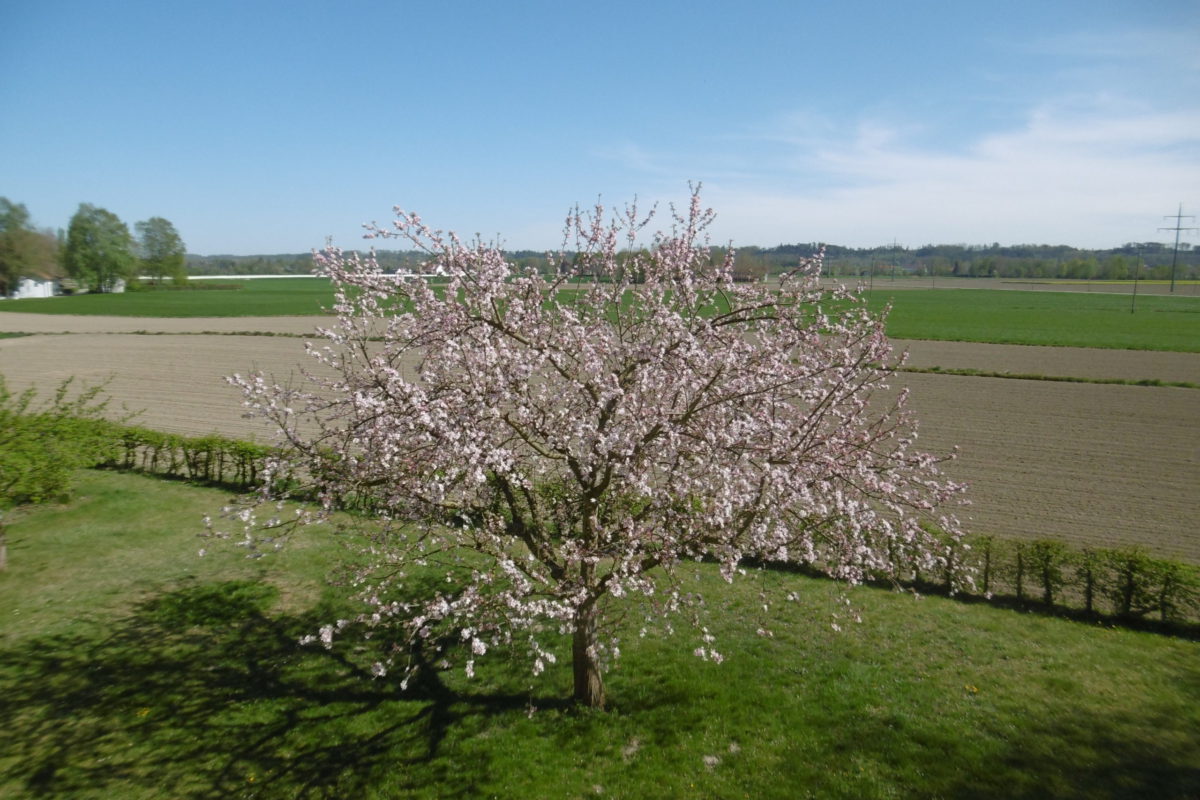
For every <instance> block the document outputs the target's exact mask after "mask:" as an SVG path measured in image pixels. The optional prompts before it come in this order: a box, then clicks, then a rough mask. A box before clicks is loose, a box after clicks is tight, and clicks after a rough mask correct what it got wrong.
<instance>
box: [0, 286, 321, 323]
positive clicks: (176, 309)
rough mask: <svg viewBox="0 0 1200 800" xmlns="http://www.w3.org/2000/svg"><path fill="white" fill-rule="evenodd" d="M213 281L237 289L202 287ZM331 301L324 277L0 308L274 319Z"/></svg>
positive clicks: (307, 311) (80, 297)
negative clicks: (212, 286)
mask: <svg viewBox="0 0 1200 800" xmlns="http://www.w3.org/2000/svg"><path fill="white" fill-rule="evenodd" d="M213 283H216V284H218V285H221V286H229V285H236V286H237V288H219V289H218V288H206V286H205V285H206V284H208V285H209V286H211V285H212V284H213ZM332 304H333V290H332V288H331V287H330V283H329V281H328V280H327V279H325V278H308V277H300V278H269V279H266V278H259V279H253V280H242V281H238V280H237V279H234V278H231V279H229V280H221V281H213V282H211V283H210V282H208V281H195V282H193V288H188V289H161V290H153V291H138V292H123V293H121V294H81V295H73V296H70V297H50V298H44V299H33V300H12V301H7V302H5V304H4V305H3V307H0V311H20V312H25V313H35V314H86V315H89V316H112V317H275V316H303V315H309V314H322V313H325V309H327V308H329V307H330V306H331V305H332Z"/></svg>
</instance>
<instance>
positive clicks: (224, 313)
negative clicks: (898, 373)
mask: <svg viewBox="0 0 1200 800" xmlns="http://www.w3.org/2000/svg"><path fill="white" fill-rule="evenodd" d="M870 298H871V305H872V307H874V308H883V307H884V305H886V304H887V303H889V302H890V303H891V304H892V305H893V308H892V314H891V317H890V318H889V320H888V334H889V335H890V336H892V337H894V338H899V339H929V340H943V341H968V342H995V343H1001V344H1028V345H1052V346H1072V347H1102V348H1115V349H1130V350H1164V351H1178V352H1200V298H1197V297H1182V296H1178V297H1168V296H1161V295H1147V296H1144V297H1139V298H1138V305H1137V313H1133V314H1131V313H1130V298H1128V297H1123V296H1121V295H1109V294H1086V293H1080V292H1016V291H1011V290H987V289H969V290H968V289H937V290H933V289H905V290H903V291H888V290H887V289H886V288H877V289H875V290H873V291H872V292H871V293H870ZM332 302H333V295H332V290H331V289H330V286H329V282H328V281H326V280H324V279H321V278H282V279H274V280H247V281H244V282H243V284H242V288H240V289H208V290H197V291H159V292H129V293H125V294H115V295H79V296H76V297H57V298H48V299H37V300H16V301H6V302H5V303H4V305H3V306H2V307H0V314H2V313H3V312H4V311H14V312H32V313H44V314H83V315H110V316H122V317H245V316H299V315H311V314H319V313H321V311H322V309H324V308H328V307H329V306H330V305H331V304H332Z"/></svg>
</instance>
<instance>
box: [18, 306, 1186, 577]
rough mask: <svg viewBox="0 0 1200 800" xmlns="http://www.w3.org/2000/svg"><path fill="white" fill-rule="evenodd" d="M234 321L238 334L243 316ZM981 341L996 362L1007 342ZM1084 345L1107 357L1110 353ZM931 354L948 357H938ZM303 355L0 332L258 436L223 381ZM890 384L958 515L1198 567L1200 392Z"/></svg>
mask: <svg viewBox="0 0 1200 800" xmlns="http://www.w3.org/2000/svg"><path fill="white" fill-rule="evenodd" d="M3 316H4V315H3V314H0V318H2V317H3ZM292 319H301V318H292ZM309 319H311V318H309ZM148 322H150V321H149V320H144V319H143V320H137V323H138V324H139V325H143V326H144V325H146V324H147V323H148ZM178 322H188V321H182V320H180V321H178ZM191 322H194V321H191ZM234 322H237V323H239V324H240V325H242V326H243V328H242V329H245V327H244V326H245V325H246V322H247V321H246V320H245V319H242V320H236V321H234ZM202 324H207V323H202ZM306 324H307V323H306ZM963 347H964V348H978V347H980V346H979V345H965V346H963ZM985 347H987V348H988V351H987V353H986V354H990V355H991V356H992V357H996V358H998V356H997V353H1000V354H1003V353H1004V352H1007V351H1009V350H1012V349H1014V348H1011V347H1007V348H1006V347H1005V346H985ZM992 348H1003V349H1001V350H999V351H996V350H993V349H992ZM1015 349H1017V350H1020V351H1026V350H1033V351H1042V350H1046V349H1048V348H1015ZM928 352H929V351H926V355H928ZM964 352H965V355H963V357H964V358H975V356H972V355H971V352H970V351H966V350H964ZM976 352H983V351H976ZM1082 352H1084V353H1088V354H1092V353H1095V354H1097V357H1098V358H1102V357H1103V356H1104V355H1105V354H1108V353H1111V352H1114V351H1093V350H1087V351H1082ZM986 354H985V355H986ZM926 355H922V356H920V357H922V358H924V357H926ZM1035 355H1037V356H1044V355H1045V354H1044V353H1037V354H1035ZM1148 355H1172V354H1148ZM916 357H917V354H916V349H915V348H914V358H916ZM934 357H936V358H938V359H940V361H939V362H938V363H939V364H941V365H942V366H943V367H949V366H950V364H948V363H947V361H948V359H947V358H946V357H945V356H944V354H942V353H939V354H937V355H936V356H934ZM1015 357H1017V356H1014V358H1015ZM1020 357H1025V356H1020ZM1055 357H1057V355H1056V356H1055ZM308 361H309V359H307V358H306V357H305V355H304V353H303V340H302V339H298V338H291V337H278V338H272V337H264V336H234V335H221V336H202V335H161V336H144V335H134V334H111V335H96V334H76V335H68V336H30V337H22V338H15V339H0V374H3V375H4V376H6V378H7V380H8V382H9V384H10V387H11V388H13V389H22V388H24V387H26V386H30V385H37V386H39V387H41V388H42V389H43V390H51V389H53V388H54V386H56V385H57V384H58V383H60V382H61V381H62V380H63V379H65V378H67V377H70V376H75V377H77V378H78V379H80V380H81V381H83V382H88V383H95V382H98V381H102V380H105V379H111V383H110V384H109V394H110V395H111V396H112V397H113V400H114V406H120V405H122V404H123V405H125V406H126V407H128V408H130V409H133V410H142V411H143V413H142V414H141V415H140V416H139V417H138V418H137V420H136V422H137V424H141V425H145V426H147V427H151V428H157V429H161V430H165V431H172V432H177V433H183V434H189V435H199V434H207V433H213V432H216V433H222V434H225V435H230V436H236V437H242V438H255V439H257V440H259V441H269V440H270V431H269V430H268V429H267V428H266V426H265V425H264V424H263V423H262V422H260V421H255V420H246V419H243V418H242V416H241V414H242V409H241V406H240V402H241V398H240V395H239V394H238V392H237V391H235V390H234V389H233V388H232V387H230V386H229V385H228V384H226V383H225V381H224V377H225V376H226V375H230V374H232V373H235V372H242V373H244V372H248V371H250V370H253V369H255V368H261V369H264V370H267V371H270V372H273V373H274V374H275V375H276V376H277V377H278V378H280V379H286V378H287V376H288V375H289V374H291V373H292V372H293V371H294V370H295V369H296V367H297V366H298V365H300V364H307V362H308ZM971 366H974V367H976V368H988V367H987V366H986V365H983V364H981V363H972V364H971ZM991 368H995V367H991ZM1013 371H1018V370H1017V369H1014V370H1013ZM1019 371H1026V370H1023V369H1022V370H1019ZM1152 377H1161V378H1164V379H1167V376H1164V375H1154V376H1152ZM1180 379H1182V380H1187V379H1188V378H1180ZM896 382H898V383H903V384H907V385H908V386H910V387H911V389H912V391H913V395H912V403H911V406H912V408H913V410H914V411H915V412H916V414H917V416H918V418H919V419H920V420H921V438H920V440H919V441H920V443H921V446H922V448H923V449H926V450H930V451H932V452H944V451H947V450H949V449H950V448H952V447H953V446H954V445H956V444H957V445H958V446H959V447H960V448H961V454H960V457H959V458H958V459H957V460H956V461H954V462H952V463H950V464H949V465H947V472H948V474H950V475H951V476H953V477H954V478H957V479H960V480H965V481H968V482H969V483H971V484H972V491H971V498H972V500H973V505H972V506H970V507H969V508H967V509H964V513H963V516H965V517H969V518H970V520H971V527H972V528H973V529H974V530H977V531H980V532H990V533H995V534H999V535H1002V536H1009V537H1026V538H1034V537H1055V538H1061V539H1064V540H1068V541H1071V542H1074V543H1076V544H1092V545H1104V546H1112V545H1132V544H1139V543H1141V544H1145V545H1147V546H1148V547H1150V548H1151V549H1152V550H1153V551H1154V552H1157V553H1160V554H1163V555H1171V556H1177V557H1182V558H1185V559H1188V560H1191V561H1194V562H1197V563H1200V524H1198V523H1197V519H1198V518H1200V495H1198V491H1200V425H1198V424H1197V422H1196V418H1197V412H1200V390H1195V389H1176V388H1160V387H1141V386H1119V385H1100V384H1077V383H1054V382H1046V381H1024V380H1011V379H999V378H979V377H961V376H954V375H929V374H902V375H899V376H897V379H896ZM1198 382H1200V381H1198Z"/></svg>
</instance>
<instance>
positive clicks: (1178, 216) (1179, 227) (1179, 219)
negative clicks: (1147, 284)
mask: <svg viewBox="0 0 1200 800" xmlns="http://www.w3.org/2000/svg"><path fill="white" fill-rule="evenodd" d="M1195 218H1196V217H1195V216H1193V215H1191V214H1188V215H1184V213H1183V203H1180V204H1179V211H1177V212H1176V213H1174V214H1168V215H1165V216H1164V217H1163V219H1173V220H1175V227H1174V228H1159V230H1160V231H1175V251H1174V252H1173V253H1171V294H1175V262H1176V261H1178V260H1179V234H1180V232H1181V231H1196V230H1200V228H1185V227H1183V221H1184V220H1185V219H1195Z"/></svg>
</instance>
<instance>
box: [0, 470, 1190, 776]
mask: <svg viewBox="0 0 1200 800" xmlns="http://www.w3.org/2000/svg"><path fill="white" fill-rule="evenodd" d="M225 500H226V496H225V495H224V494H223V493H221V492H218V491H215V490H208V489H197V488H192V487H189V486H186V485H183V484H178V483H162V482H158V481H155V480H153V479H150V478H145V477H140V476H132V475H121V474H115V473H103V472H88V473H82V482H81V485H80V492H79V496H78V499H77V500H76V501H74V502H72V503H71V504H69V505H66V506H61V507H47V508H43V509H38V510H35V511H32V512H27V513H24V514H23V515H22V516H21V517H20V518H18V519H16V520H15V521H13V522H12V524H11V527H10V545H11V547H10V567H9V571H8V572H7V573H5V574H2V575H0V631H2V634H3V636H2V638H0V697H3V702H2V703H0V726H2V729H3V730H4V735H3V736H2V737H0V797H5V798H8V797H11V798H18V797H22V798H23V797H34V796H52V797H62V798H102V797H103V798H109V797H121V798H160V797H171V798H201V797H204V798H209V797H256V798H292V797H355V798H397V797H422V798H439V797H568V798H569V797H625V798H660V797H661V798H678V797H729V798H746V797H749V798H804V797H812V798H934V797H946V798H966V797H980V798H985V797H1006V798H1042V797H1058V798H1124V797H1129V798H1141V797H1154V798H1191V797H1195V796H1197V794H1198V793H1200V737H1197V736H1196V731H1197V730H1200V658H1198V656H1200V645H1198V644H1197V643H1195V642H1190V641H1183V640H1178V639H1171V638H1166V637H1162V636H1156V635H1152V634H1147V633H1137V632H1131V631H1125V630H1115V629H1110V628H1102V627H1097V626H1089V625H1084V624H1080V623H1074V622H1069V621H1064V620H1060V619H1055V618H1048V617H1041V616H1034V615H1029V614H1021V613H1017V612H1014V611H1008V610H1003V609H996V608H991V607H988V606H984V605H970V604H963V603H958V602H954V601H950V600H946V599H942V598H932V597H931V598H925V599H916V598H914V597H912V596H909V595H904V594H897V593H891V592H887V591H881V590H877V589H866V588H860V589H856V590H854V591H852V592H850V598H851V600H852V602H853V604H854V608H855V610H857V611H858V612H860V613H861V614H862V617H863V622H862V623H861V624H859V625H854V624H847V622H846V619H845V616H846V615H845V608H844V606H842V605H841V604H840V603H839V592H838V590H837V589H836V588H835V587H834V585H833V584H831V583H829V582H826V581H820V580H813V579H809V578H804V577H800V576H797V575H793V574H787V573H782V572H754V573H751V579H750V580H748V581H745V582H738V583H735V584H733V585H731V586H729V585H726V584H724V583H723V582H722V581H721V580H720V579H719V576H717V575H716V574H715V572H714V570H713V569H712V568H711V567H709V566H708V565H696V566H695V567H693V568H692V569H691V574H692V580H694V581H695V584H696V586H697V587H699V588H702V589H703V590H704V591H705V592H706V597H707V600H708V604H709V608H710V611H711V612H712V613H711V618H712V621H713V625H712V628H713V632H714V633H715V634H716V635H717V637H718V647H719V648H720V649H721V650H722V651H723V652H724V653H725V654H726V656H727V661H726V662H725V663H724V664H722V665H719V666H718V665H714V664H711V663H705V662H701V661H699V660H698V659H696V658H694V657H692V656H691V655H690V651H691V650H692V648H693V647H694V646H695V642H694V641H693V639H692V638H691V637H690V636H689V635H688V634H677V635H676V636H675V637H673V638H659V637H657V636H650V637H647V638H645V639H640V638H638V637H637V635H636V633H634V631H633V630H631V631H629V635H628V636H627V637H626V639H625V641H624V642H623V644H622V650H623V655H622V658H621V660H620V661H619V662H618V666H617V667H616V669H614V670H613V671H612V672H611V673H610V674H609V678H608V683H609V693H610V700H611V708H610V709H609V710H608V711H606V712H603V713H596V712H588V711H582V710H577V709H573V708H571V707H569V706H568V705H567V704H565V703H564V702H563V701H562V698H564V697H565V696H566V695H567V694H568V693H569V688H570V675H569V671H568V670H567V668H566V667H565V665H559V666H558V667H555V668H553V669H552V670H551V671H550V672H548V673H547V674H545V675H543V676H541V677H539V678H536V679H535V678H531V677H530V676H529V673H528V671H527V670H526V669H524V668H523V667H521V666H518V665H516V664H514V663H512V662H510V661H508V660H507V659H505V657H504V654H503V653H499V654H495V655H493V654H489V655H488V656H487V657H485V658H484V659H482V660H481V661H480V662H479V672H478V675H477V677H476V678H475V679H474V680H468V679H466V678H465V677H464V676H463V675H462V674H461V672H458V671H454V672H440V673H430V674H429V675H428V676H427V677H426V679H425V680H423V681H420V682H417V683H416V684H415V685H413V686H410V687H409V689H408V691H406V692H401V691H400V690H399V689H398V687H397V686H396V684H395V682H394V681H391V680H387V679H385V680H372V679H370V678H368V677H366V676H365V674H364V672H363V669H362V663H363V662H364V661H365V660H369V658H370V653H369V652H363V653H356V652H355V651H354V647H353V646H352V643H351V646H350V647H347V648H344V649H337V650H334V651H333V652H326V651H324V650H321V649H319V648H317V649H312V648H302V647H299V646H298V645H297V644H296V639H297V638H298V637H299V636H301V635H303V634H305V633H310V632H313V631H314V630H315V627H316V626H317V625H318V624H319V623H321V622H324V621H328V620H330V619H332V618H334V617H335V616H336V615H338V614H345V613H347V612H348V610H347V609H346V608H344V607H342V606H340V601H339V600H338V599H337V597H338V595H337V592H336V590H331V589H328V588H326V586H325V584H324V578H325V576H326V573H327V571H328V570H330V569H331V568H332V566H333V564H335V563H336V562H337V561H338V560H339V559H340V558H341V556H342V550H341V549H340V548H339V547H338V546H337V545H336V544H330V543H328V542H325V541H323V540H321V539H319V538H316V537H306V538H304V539H301V540H300V541H298V542H297V543H296V547H295V548H294V549H291V550H288V551H285V552H283V553H282V554H279V555H278V556H273V557H270V558H266V559H262V560H259V561H248V560H246V559H243V558H240V557H239V556H240V554H239V552H238V551H236V549H233V550H221V551H218V552H216V553H214V554H213V555H210V556H209V557H207V558H205V559H199V558H197V556H196V550H197V547H198V543H197V541H196V540H195V539H194V538H193V534H194V533H195V532H196V531H197V530H199V528H200V522H199V517H200V516H201V515H202V514H204V513H211V512H213V511H214V510H215V509H216V508H217V507H219V506H220V505H222V503H224V502H225ZM762 584H768V585H769V586H768V587H767V588H770V589H780V590H784V591H796V592H798V593H799V595H800V598H801V600H800V602H799V603H795V604H788V605H787V606H786V607H784V608H781V609H778V613H779V614H780V619H779V621H778V622H776V623H773V624H772V625H771V626H770V630H771V633H772V634H773V635H772V636H769V637H768V636H758V635H755V633H754V629H755V627H757V625H759V624H760V620H759V617H760V616H761V612H760V610H759V604H760V602H761V601H760V600H759V591H760V588H763V587H762ZM839 609H840V612H839ZM835 613H841V614H842V616H841V622H842V623H843V626H844V630H843V631H842V632H840V633H838V632H835V631H834V630H833V629H832V627H831V622H832V621H833V619H834V617H833V615H834V614H835ZM560 652H562V651H561V650H560Z"/></svg>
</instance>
